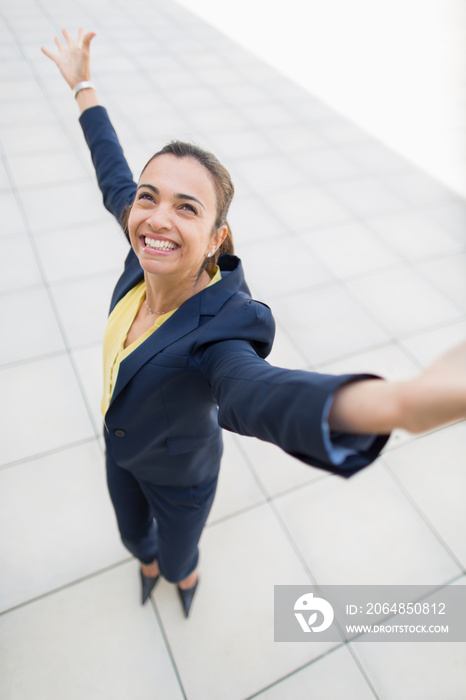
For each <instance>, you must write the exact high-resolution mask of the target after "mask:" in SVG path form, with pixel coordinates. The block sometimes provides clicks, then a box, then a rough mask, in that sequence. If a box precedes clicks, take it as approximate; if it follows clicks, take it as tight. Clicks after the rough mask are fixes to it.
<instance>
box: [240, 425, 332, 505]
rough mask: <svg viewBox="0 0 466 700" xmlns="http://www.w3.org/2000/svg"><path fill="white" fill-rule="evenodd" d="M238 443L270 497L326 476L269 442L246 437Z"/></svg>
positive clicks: (324, 473) (242, 437) (320, 470)
mask: <svg viewBox="0 0 466 700" xmlns="http://www.w3.org/2000/svg"><path fill="white" fill-rule="evenodd" d="M236 440H237V443H238V445H239V447H240V450H241V452H242V453H243V454H244V455H245V457H246V459H247V460H248V462H249V463H250V464H251V466H252V469H253V471H254V472H255V474H256V475H257V478H258V479H259V481H260V483H261V484H262V487H263V489H264V490H265V491H266V493H267V494H268V496H275V495H277V494H279V493H281V492H283V491H288V490H290V489H293V488H296V487H297V486H301V485H302V484H308V483H310V482H311V481H314V480H315V479H322V478H325V477H326V476H327V474H326V472H324V471H322V469H317V468H316V467H310V466H309V465H308V464H304V463H303V462H300V461H299V460H298V459H295V458H294V457H291V456H290V455H288V454H287V453H286V452H284V451H283V450H281V449H280V448H279V447H277V446H276V445H272V444H271V443H270V442H263V441H262V440H257V439H256V438H251V437H245V436H238V437H236Z"/></svg>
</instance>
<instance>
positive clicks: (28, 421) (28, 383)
mask: <svg viewBox="0 0 466 700" xmlns="http://www.w3.org/2000/svg"><path fill="white" fill-rule="evenodd" d="M0 382H1V385H2V391H1V395H2V402H1V404H0V415H1V420H0V425H1V427H2V440H1V442H2V451H1V463H2V464H8V463H9V462H13V461H16V460H21V459H24V458H26V457H31V456H33V455H35V454H38V453H41V452H47V451H48V450H54V449H56V448H58V447H64V446H65V445H67V444H68V443H70V442H79V441H80V440H85V439H88V438H90V437H93V436H94V430H93V427H92V425H91V422H90V419H89V416H88V414H87V411H86V408H85V405H84V402H83V399H82V396H81V393H80V390H79V387H78V383H77V381H76V377H75V375H74V373H73V370H72V368H71V365H70V362H69V360H68V358H67V357H66V356H64V355H59V356H57V357H53V358H49V359H44V360H36V361H35V362H29V363H27V364H22V365H18V366H15V367H9V368H6V369H2V370H1V371H0Z"/></svg>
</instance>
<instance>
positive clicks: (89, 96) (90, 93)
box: [76, 87, 99, 114]
mask: <svg viewBox="0 0 466 700" xmlns="http://www.w3.org/2000/svg"><path fill="white" fill-rule="evenodd" d="M76 102H77V104H78V107H79V111H80V113H81V114H82V113H83V112H84V111H85V110H86V109H89V108H90V107H96V106H97V105H98V104H99V100H98V98H97V92H96V90H95V88H94V87H87V88H85V89H82V90H79V92H78V93H77V95H76Z"/></svg>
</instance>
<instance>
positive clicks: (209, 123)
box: [186, 104, 249, 133]
mask: <svg viewBox="0 0 466 700" xmlns="http://www.w3.org/2000/svg"><path fill="white" fill-rule="evenodd" d="M186 117H187V120H188V122H189V123H190V124H192V126H193V127H194V128H196V129H197V130H198V131H200V132H206V133H209V132H210V131H217V132H222V131H230V130H231V129H245V128H247V127H248V126H249V124H248V122H247V121H246V119H244V117H243V116H242V115H241V114H239V112H236V111H234V110H233V109H231V107H228V106H227V107H224V106H218V104H216V105H215V106H212V107H205V106H204V105H203V106H202V108H201V109H190V110H189V111H188V112H187V115H186Z"/></svg>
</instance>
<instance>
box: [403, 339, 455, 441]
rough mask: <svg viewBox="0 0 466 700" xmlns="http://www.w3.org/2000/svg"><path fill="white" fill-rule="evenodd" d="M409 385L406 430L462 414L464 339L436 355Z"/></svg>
mask: <svg viewBox="0 0 466 700" xmlns="http://www.w3.org/2000/svg"><path fill="white" fill-rule="evenodd" d="M412 387H413V388H412V396H410V395H408V397H407V404H408V406H407V411H406V416H407V418H406V420H407V426H406V427H407V430H410V431H411V432H423V431H425V430H431V429H432V428H435V427H437V426H439V425H443V424H446V423H451V422H453V421H457V420H462V419H464V418H466V342H463V343H461V344H460V345H458V346H456V347H455V348H453V349H451V350H449V351H448V352H446V353H444V354H443V355H442V356H441V357H439V359H438V360H436V361H435V362H434V363H433V364H432V365H430V366H429V367H427V369H425V370H424V371H423V372H422V373H421V375H420V376H419V377H418V378H417V379H414V380H413V381H412ZM410 404H414V405H413V406H412V410H410Z"/></svg>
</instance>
